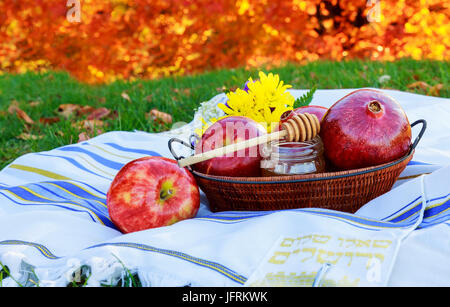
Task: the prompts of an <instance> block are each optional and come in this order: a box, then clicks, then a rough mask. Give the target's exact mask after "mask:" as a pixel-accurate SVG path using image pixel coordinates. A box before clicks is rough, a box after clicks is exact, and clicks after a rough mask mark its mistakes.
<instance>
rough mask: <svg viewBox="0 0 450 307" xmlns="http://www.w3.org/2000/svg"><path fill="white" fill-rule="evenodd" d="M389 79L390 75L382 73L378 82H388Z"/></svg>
mask: <svg viewBox="0 0 450 307" xmlns="http://www.w3.org/2000/svg"><path fill="white" fill-rule="evenodd" d="M389 80H391V76H389V75H382V76H381V77H379V78H378V82H380V83H381V84H383V83H385V82H388V81H389Z"/></svg>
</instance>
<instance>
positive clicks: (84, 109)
mask: <svg viewBox="0 0 450 307" xmlns="http://www.w3.org/2000/svg"><path fill="white" fill-rule="evenodd" d="M95 110H96V109H95V108H94V107H91V106H80V108H79V109H78V110H77V112H76V113H77V115H78V116H83V115H86V114H91V113H92V112H94V111H95Z"/></svg>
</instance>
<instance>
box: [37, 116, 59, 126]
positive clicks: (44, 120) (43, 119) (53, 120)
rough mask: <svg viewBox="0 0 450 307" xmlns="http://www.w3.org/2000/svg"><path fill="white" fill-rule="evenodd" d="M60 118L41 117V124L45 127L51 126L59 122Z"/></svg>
mask: <svg viewBox="0 0 450 307" xmlns="http://www.w3.org/2000/svg"><path fill="white" fill-rule="evenodd" d="M59 120H60V119H59V117H41V118H39V122H40V123H41V124H44V125H51V124H55V123H57V122H59Z"/></svg>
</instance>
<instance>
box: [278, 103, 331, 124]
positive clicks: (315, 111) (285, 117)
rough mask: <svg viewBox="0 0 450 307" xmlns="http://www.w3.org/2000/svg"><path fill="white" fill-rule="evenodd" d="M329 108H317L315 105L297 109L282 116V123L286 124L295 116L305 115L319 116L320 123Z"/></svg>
mask: <svg viewBox="0 0 450 307" xmlns="http://www.w3.org/2000/svg"><path fill="white" fill-rule="evenodd" d="M327 111H328V108H325V107H322V106H315V105H308V106H303V107H299V108H296V109H294V110H292V111H286V112H284V113H283V114H282V115H281V118H280V121H281V122H285V121H287V120H288V119H290V118H292V117H293V116H294V115H298V114H304V113H310V114H314V115H316V116H317V118H318V119H319V121H321V120H322V118H323V116H324V115H325V113H327Z"/></svg>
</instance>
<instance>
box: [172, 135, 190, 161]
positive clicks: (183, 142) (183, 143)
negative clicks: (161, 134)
mask: <svg viewBox="0 0 450 307" xmlns="http://www.w3.org/2000/svg"><path fill="white" fill-rule="evenodd" d="M174 142H175V143H180V144H181V145H184V146H186V147H189V148H190V149H192V150H194V149H195V147H194V145H192V144H188V143H186V142H185V141H183V140H180V139H177V138H171V139H170V140H169V143H168V146H169V150H170V152H171V153H172V156H173V157H174V159H175V160H177V161H180V160H181V159H184V158H185V157H184V156H178V155H177V153H176V152H175V150H174V149H173V143H174Z"/></svg>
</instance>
